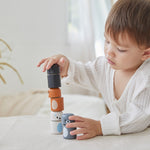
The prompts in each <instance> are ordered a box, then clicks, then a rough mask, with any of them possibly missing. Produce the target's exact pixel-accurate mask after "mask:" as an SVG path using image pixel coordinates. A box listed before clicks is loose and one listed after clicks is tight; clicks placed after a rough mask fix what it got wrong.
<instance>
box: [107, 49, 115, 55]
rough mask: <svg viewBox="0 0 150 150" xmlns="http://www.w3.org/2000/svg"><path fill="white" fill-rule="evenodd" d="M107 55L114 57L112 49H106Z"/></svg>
mask: <svg viewBox="0 0 150 150" xmlns="http://www.w3.org/2000/svg"><path fill="white" fill-rule="evenodd" d="M107 55H108V56H110V57H114V56H115V52H114V50H113V48H112V47H110V48H108V49H107Z"/></svg>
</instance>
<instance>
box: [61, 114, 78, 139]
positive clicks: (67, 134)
mask: <svg viewBox="0 0 150 150" xmlns="http://www.w3.org/2000/svg"><path fill="white" fill-rule="evenodd" d="M69 116H73V114H72V113H64V114H63V115H62V118H61V122H62V125H63V137H64V139H76V135H70V131H73V130H75V129H76V128H66V124H67V123H72V122H75V121H74V120H69Z"/></svg>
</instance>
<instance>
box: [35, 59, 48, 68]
mask: <svg viewBox="0 0 150 150" xmlns="http://www.w3.org/2000/svg"><path fill="white" fill-rule="evenodd" d="M46 59H47V58H44V59H42V60H41V61H40V62H39V63H38V65H37V67H40V66H41V64H43V63H44V62H45V60H46Z"/></svg>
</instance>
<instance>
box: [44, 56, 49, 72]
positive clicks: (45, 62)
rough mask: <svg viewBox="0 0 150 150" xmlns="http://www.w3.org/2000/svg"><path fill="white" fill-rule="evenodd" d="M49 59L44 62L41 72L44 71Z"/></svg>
mask: <svg viewBox="0 0 150 150" xmlns="http://www.w3.org/2000/svg"><path fill="white" fill-rule="evenodd" d="M48 62H49V60H48V59H47V60H46V61H45V63H44V66H43V72H45V71H46V67H47V64H48Z"/></svg>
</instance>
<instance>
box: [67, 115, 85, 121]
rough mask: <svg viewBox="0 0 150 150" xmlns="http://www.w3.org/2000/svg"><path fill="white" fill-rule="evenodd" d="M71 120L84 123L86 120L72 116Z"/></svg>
mask: <svg viewBox="0 0 150 150" xmlns="http://www.w3.org/2000/svg"><path fill="white" fill-rule="evenodd" d="M69 120H75V121H80V122H82V121H84V118H83V117H80V116H70V117H69Z"/></svg>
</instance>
